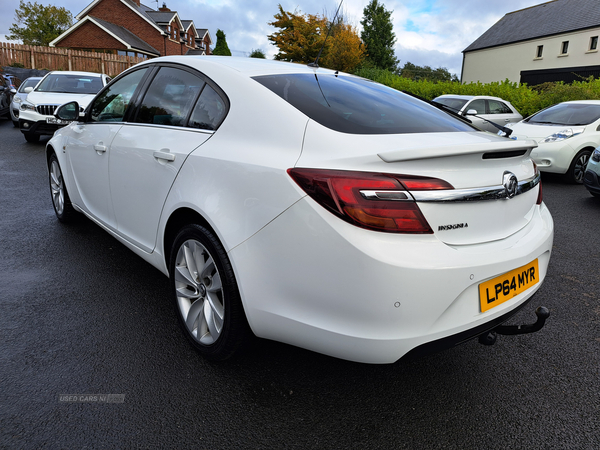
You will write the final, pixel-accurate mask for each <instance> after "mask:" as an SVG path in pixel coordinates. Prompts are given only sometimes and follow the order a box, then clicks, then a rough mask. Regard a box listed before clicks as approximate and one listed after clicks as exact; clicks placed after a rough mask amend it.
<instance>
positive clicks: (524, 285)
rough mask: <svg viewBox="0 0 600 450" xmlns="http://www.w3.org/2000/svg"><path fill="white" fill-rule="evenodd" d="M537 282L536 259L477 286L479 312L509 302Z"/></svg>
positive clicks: (537, 268)
mask: <svg viewBox="0 0 600 450" xmlns="http://www.w3.org/2000/svg"><path fill="white" fill-rule="evenodd" d="M539 281H540V277H539V267H538V260H537V259H536V260H535V261H532V262H530V263H529V264H525V265H524V266H522V267H519V268H518V269H515V270H511V271H510V272H507V273H505V274H504V275H500V276H499V277H496V278H494V279H492V280H489V281H486V282H484V283H481V284H480V285H479V303H480V305H481V312H486V311H488V310H490V309H492V308H494V307H495V306H498V305H500V304H501V303H504V302H505V301H507V300H510V299H511V298H513V297H515V296H517V295H519V294H520V293H521V292H524V291H526V290H527V289H529V288H530V287H531V286H533V285H535V284H537V283H538V282H539Z"/></svg>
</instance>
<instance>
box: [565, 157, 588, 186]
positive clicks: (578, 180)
mask: <svg viewBox="0 0 600 450" xmlns="http://www.w3.org/2000/svg"><path fill="white" fill-rule="evenodd" d="M591 154H592V151H591V150H581V151H580V152H579V153H577V155H575V158H573V161H572V162H571V166H570V167H569V170H567V173H566V176H567V180H568V181H569V182H570V183H574V184H583V176H584V174H585V167H586V166H587V163H588V160H589V159H590V155H591Z"/></svg>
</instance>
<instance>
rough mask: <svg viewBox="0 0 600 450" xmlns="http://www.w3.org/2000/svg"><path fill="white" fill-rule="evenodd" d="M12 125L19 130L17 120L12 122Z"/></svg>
mask: <svg viewBox="0 0 600 450" xmlns="http://www.w3.org/2000/svg"><path fill="white" fill-rule="evenodd" d="M12 123H13V127H15V128H19V121H18V120H13V121H12ZM25 139H27V138H25Z"/></svg>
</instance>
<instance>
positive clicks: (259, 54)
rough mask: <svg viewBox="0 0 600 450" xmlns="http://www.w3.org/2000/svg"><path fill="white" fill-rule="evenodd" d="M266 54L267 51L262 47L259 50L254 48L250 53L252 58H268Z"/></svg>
mask: <svg viewBox="0 0 600 450" xmlns="http://www.w3.org/2000/svg"><path fill="white" fill-rule="evenodd" d="M266 57H267V56H266V55H265V52H263V51H262V50H260V49H257V50H252V52H251V53H250V58H262V59H266Z"/></svg>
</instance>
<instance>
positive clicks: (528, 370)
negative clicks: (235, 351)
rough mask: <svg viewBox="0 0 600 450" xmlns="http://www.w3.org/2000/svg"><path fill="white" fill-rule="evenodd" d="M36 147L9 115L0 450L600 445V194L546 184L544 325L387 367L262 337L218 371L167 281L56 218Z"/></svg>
mask: <svg viewBox="0 0 600 450" xmlns="http://www.w3.org/2000/svg"><path fill="white" fill-rule="evenodd" d="M43 148H44V144H43V143H40V144H28V143H26V142H25V139H24V138H23V137H22V136H21V134H20V133H19V132H18V130H16V129H13V127H12V124H11V122H10V121H7V120H4V119H0V189H1V192H2V195H1V197H0V198H1V200H0V236H1V238H0V239H1V246H0V249H1V250H0V251H1V255H0V256H1V258H0V448H9V449H12V448H19V449H20V448H32V449H33V448H35V449H38V448H42V447H47V448H138V447H140V448H149V447H159V446H160V447H179V448H187V447H194V448H197V449H259V448H264V449H285V448H297V449H328V448H332V449H348V448H355V449H361V450H364V449H428V448H444V449H446V448H448V449H508V448H513V449H521V448H527V449H541V448H552V449H566V448H578V449H597V448H600V425H599V424H600V373H599V371H600V356H599V355H600V281H599V280H600V201H599V200H597V199H594V198H592V197H591V196H590V195H589V194H588V192H587V191H586V190H585V188H583V187H581V186H573V185H568V184H564V183H563V182H562V181H561V180H560V178H551V177H547V176H544V178H543V186H544V195H545V201H546V203H547V204H548V206H549V207H550V209H551V211H552V213H553V215H554V218H555V223H556V239H555V247H554V254H553V257H552V261H551V265H550V269H549V274H548V277H547V279H546V283H545V284H544V286H543V287H542V289H541V291H540V292H539V293H538V295H537V296H536V298H535V299H534V300H533V301H532V303H531V304H530V306H528V307H527V308H525V310H523V311H521V312H520V313H519V315H518V316H517V319H515V320H514V321H513V322H515V321H517V320H520V321H521V322H532V321H534V320H535V316H534V314H533V310H534V309H535V307H536V306H538V305H541V304H543V305H545V306H547V307H549V308H550V310H551V314H552V315H551V317H550V319H549V321H548V323H547V326H546V327H545V328H544V329H543V330H542V331H541V332H539V333H536V334H533V335H528V336H517V337H503V336H499V338H498V342H497V344H496V345H495V346H493V347H484V346H482V345H480V344H478V343H477V342H476V341H471V342H468V343H466V344H464V345H462V346H460V347H456V348H453V349H450V350H448V351H445V352H442V353H439V354H434V355H430V356H427V357H425V358H422V359H419V360H416V361H412V362H409V363H399V364H395V365H387V366H369V365H361V364H355V363H350V362H345V361H340V360H337V359H333V358H329V357H326V356H322V355H318V354H315V353H311V352H309V351H305V350H300V349H297V348H294V347H290V346H287V345H283V344H278V343H274V342H269V341H262V340H261V341H257V342H256V343H255V344H254V345H253V346H252V348H251V349H250V350H249V351H248V352H247V353H246V354H244V355H243V356H241V357H240V358H238V359H236V360H233V361H228V362H225V363H222V364H210V363H207V362H206V361H204V360H202V359H201V358H200V357H199V356H198V355H197V354H196V353H195V352H194V350H193V349H192V348H191V347H190V345H189V344H188V343H187V341H186V340H185V337H184V336H183V334H182V333H181V332H180V330H179V328H178V326H177V322H176V317H175V314H174V311H173V310H172V308H171V305H170V303H169V300H168V295H169V292H168V283H167V279H166V278H165V277H164V276H163V275H162V274H160V273H159V272H158V271H156V270H155V269H154V268H152V267H151V266H149V265H148V264H146V263H145V262H143V261H142V260H141V259H139V258H138V257H136V256H135V255H133V253H131V252H129V251H128V250H127V249H125V248H124V247H123V246H122V245H120V244H119V243H118V242H117V241H116V240H114V239H113V238H111V237H110V236H108V235H107V234H106V233H104V232H103V231H102V230H100V228H98V227H97V226H95V225H93V224H92V223H91V222H90V221H88V220H82V221H81V223H80V224H78V225H75V226H64V225H62V224H60V223H59V222H58V221H57V220H56V219H55V217H54V213H53V210H52V205H51V201H50V196H49V190H48V187H47V180H46V177H47V175H46V169H45V166H44V154H43ZM66 394H71V395H73V396H74V397H68V396H65V395H66ZM109 394H112V396H110V397H109V396H108V395H109Z"/></svg>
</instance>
